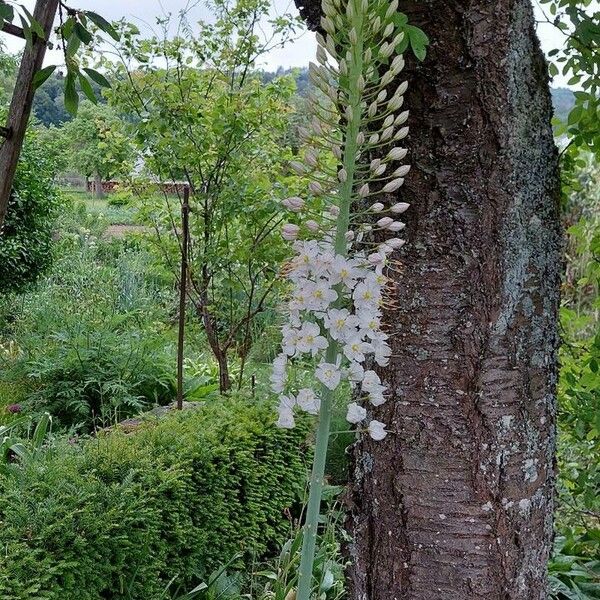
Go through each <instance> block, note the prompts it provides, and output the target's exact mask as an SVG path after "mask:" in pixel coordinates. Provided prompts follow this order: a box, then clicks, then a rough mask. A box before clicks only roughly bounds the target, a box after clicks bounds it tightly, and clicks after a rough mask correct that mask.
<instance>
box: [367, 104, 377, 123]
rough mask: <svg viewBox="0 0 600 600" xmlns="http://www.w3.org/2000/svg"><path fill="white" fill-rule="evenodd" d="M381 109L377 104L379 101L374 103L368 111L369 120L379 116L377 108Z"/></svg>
mask: <svg viewBox="0 0 600 600" xmlns="http://www.w3.org/2000/svg"><path fill="white" fill-rule="evenodd" d="M378 107H379V105H378V104H377V101H375V102H372V103H371V104H370V105H369V110H368V111H367V115H368V116H369V118H371V119H372V118H373V117H374V116H375V115H376V114H377V108H378Z"/></svg>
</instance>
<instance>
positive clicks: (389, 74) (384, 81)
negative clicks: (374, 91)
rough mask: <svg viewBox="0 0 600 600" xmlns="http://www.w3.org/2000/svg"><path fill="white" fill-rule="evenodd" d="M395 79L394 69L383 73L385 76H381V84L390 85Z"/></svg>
mask: <svg viewBox="0 0 600 600" xmlns="http://www.w3.org/2000/svg"><path fill="white" fill-rule="evenodd" d="M393 79H394V73H393V71H386V73H385V74H384V75H383V77H382V78H381V82H380V85H383V86H385V85H389V84H390V83H391V82H392V81H393Z"/></svg>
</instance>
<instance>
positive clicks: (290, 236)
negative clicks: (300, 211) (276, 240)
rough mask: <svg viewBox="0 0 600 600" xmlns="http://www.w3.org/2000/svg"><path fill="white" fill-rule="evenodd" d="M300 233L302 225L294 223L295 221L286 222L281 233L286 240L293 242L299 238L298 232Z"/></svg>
mask: <svg viewBox="0 0 600 600" xmlns="http://www.w3.org/2000/svg"><path fill="white" fill-rule="evenodd" d="M299 233H300V227H298V225H294V224H293V223H286V224H285V225H284V226H283V229H282V230H281V235H282V237H283V239H284V240H287V241H288V242H293V241H294V240H296V239H298V234H299Z"/></svg>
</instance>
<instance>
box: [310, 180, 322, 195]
mask: <svg viewBox="0 0 600 600" xmlns="http://www.w3.org/2000/svg"><path fill="white" fill-rule="evenodd" d="M308 189H309V190H310V191H311V193H312V194H314V195H315V196H320V195H321V194H322V193H323V187H322V186H321V184H320V183H319V182H318V181H311V182H310V183H309V184H308Z"/></svg>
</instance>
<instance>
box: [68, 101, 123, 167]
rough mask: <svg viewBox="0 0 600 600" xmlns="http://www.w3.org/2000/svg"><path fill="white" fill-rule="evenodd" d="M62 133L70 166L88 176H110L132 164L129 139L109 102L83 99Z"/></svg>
mask: <svg viewBox="0 0 600 600" xmlns="http://www.w3.org/2000/svg"><path fill="white" fill-rule="evenodd" d="M62 136H63V139H64V143H65V144H66V145H67V147H68V151H69V156H70V158H71V160H70V165H69V166H70V167H71V168H73V169H74V170H75V171H77V172H78V173H81V174H82V175H85V176H86V177H90V176H92V175H99V176H100V177H101V178H102V179H110V178H112V177H116V176H118V175H123V174H128V173H129V172H130V171H131V169H132V167H133V164H132V157H133V149H132V146H131V143H130V139H129V137H128V136H127V135H125V133H124V132H123V126H122V122H121V119H120V117H119V115H118V114H117V113H116V112H115V111H114V110H113V109H111V108H110V107H108V106H106V105H97V106H96V105H94V104H92V103H91V102H89V101H85V102H83V103H82V105H81V107H80V108H79V112H78V113H77V117H76V118H75V119H74V120H73V121H70V122H68V123H66V124H65V126H64V127H63V128H62Z"/></svg>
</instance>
